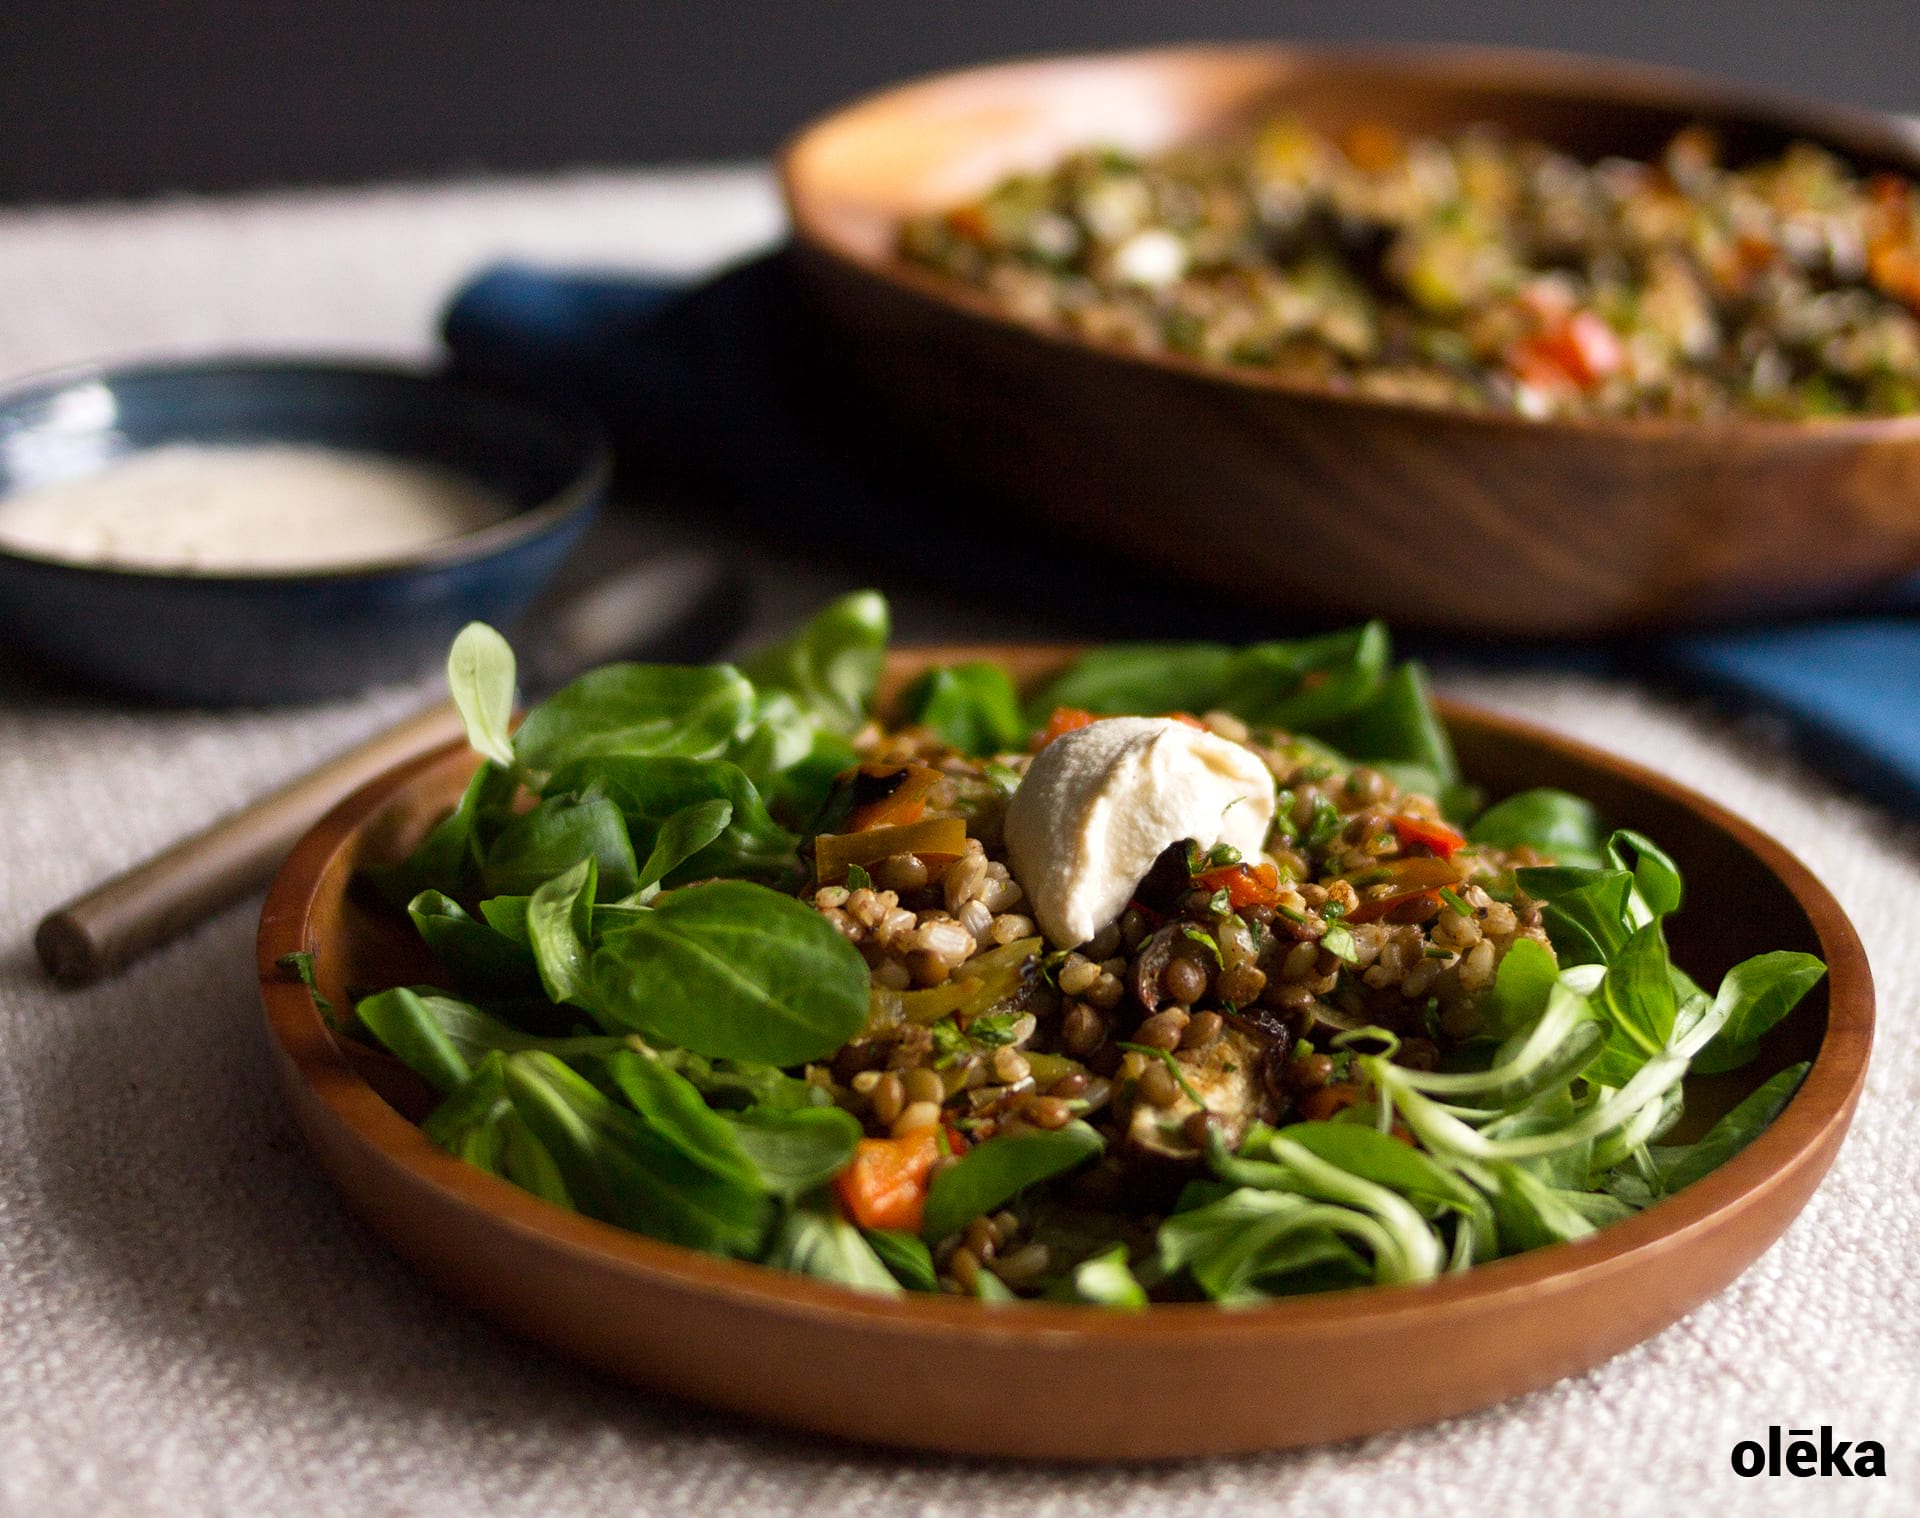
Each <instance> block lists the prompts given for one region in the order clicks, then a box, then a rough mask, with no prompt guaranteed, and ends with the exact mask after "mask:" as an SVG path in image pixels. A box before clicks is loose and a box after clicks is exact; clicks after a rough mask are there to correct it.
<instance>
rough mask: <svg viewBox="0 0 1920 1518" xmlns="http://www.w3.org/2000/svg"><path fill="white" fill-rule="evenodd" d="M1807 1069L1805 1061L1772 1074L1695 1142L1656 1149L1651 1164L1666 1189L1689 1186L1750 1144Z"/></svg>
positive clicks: (1798, 1084) (1786, 1098)
mask: <svg viewBox="0 0 1920 1518" xmlns="http://www.w3.org/2000/svg"><path fill="white" fill-rule="evenodd" d="M1810 1068H1811V1066H1810V1065H1807V1064H1799V1065H1791V1066H1789V1067H1788V1068H1787V1069H1785V1070H1782V1071H1781V1072H1780V1073H1779V1074H1778V1075H1775V1076H1773V1077H1772V1078H1771V1079H1770V1080H1768V1081H1767V1082H1766V1083H1765V1084H1764V1085H1762V1086H1760V1087H1759V1088H1757V1089H1756V1090H1754V1091H1753V1092H1751V1093H1750V1094H1749V1095H1748V1096H1747V1098H1746V1099H1745V1100H1744V1101H1742V1102H1741V1103H1740V1104H1739V1105H1738V1106H1737V1107H1735V1108H1734V1109H1733V1110H1732V1111H1731V1112H1729V1113H1727V1115H1726V1116H1725V1117H1723V1118H1721V1119H1720V1121H1719V1122H1717V1123H1715V1124H1714V1125H1713V1126H1712V1127H1711V1128H1709V1129H1708V1130H1707V1132H1706V1136H1705V1137H1704V1138H1702V1139H1701V1140H1700V1141H1699V1142H1698V1143H1697V1144H1683V1145H1676V1146H1672V1147H1668V1148H1655V1149H1654V1150H1653V1151H1652V1156H1653V1163H1654V1166H1655V1168H1656V1169H1657V1170H1658V1172H1659V1175H1660V1180H1661V1182H1662V1184H1663V1185H1664V1186H1665V1187H1666V1189H1667V1190H1669V1191H1678V1190H1679V1189H1680V1188H1681V1187H1682V1186H1690V1185H1692V1184H1693V1183H1694V1182H1695V1181H1697V1180H1699V1179H1700V1177H1701V1176H1703V1175H1706V1174H1707V1173H1708V1172H1709V1171H1713V1170H1717V1169H1719V1168H1720V1167H1721V1166H1722V1165H1724V1164H1726V1162H1727V1161H1728V1160H1730V1159H1732V1158H1733V1157H1734V1156H1735V1155H1736V1154H1738V1153H1739V1152H1740V1151H1741V1150H1742V1149H1744V1148H1746V1147H1747V1145H1749V1144H1751V1143H1752V1142H1753V1141H1754V1140H1755V1139H1756V1138H1758V1137H1759V1136H1760V1133H1761V1131H1762V1130H1763V1129H1764V1128H1766V1126H1767V1125H1768V1124H1769V1123H1771V1122H1772V1121H1773V1120H1774V1119H1775V1118H1776V1117H1778V1116H1779V1115H1780V1111H1781V1109H1782V1108H1783V1107H1785V1106H1786V1105H1787V1103H1788V1102H1789V1101H1791V1100H1792V1099H1793V1094H1794V1092H1796V1091H1798V1090H1799V1089H1800V1082H1801V1081H1803V1080H1805V1079H1806V1075H1807V1071H1808V1070H1809V1069H1810Z"/></svg>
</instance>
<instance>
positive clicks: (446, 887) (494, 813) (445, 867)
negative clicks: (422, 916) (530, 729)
mask: <svg viewBox="0 0 1920 1518" xmlns="http://www.w3.org/2000/svg"><path fill="white" fill-rule="evenodd" d="M519 783H520V782H519V780H518V779H517V778H516V777H515V775H514V774H513V772H512V771H511V770H503V769H501V768H500V767H499V766H497V765H493V764H483V765H481V766H480V767H479V768H478V769H476V770H475V771H474V772H473V778H472V779H471V780H469V781H468V782H467V788H466V789H465V790H464V791H462V792H461V793H460V801H459V804H458V805H457V806H455V807H454V809H453V810H452V811H451V812H449V813H448V814H447V815H446V816H445V817H443V818H441V819H440V821H439V822H438V823H436V824H435V825H434V827H433V830H432V831H431V832H429V833H428V834H427V836H426V837H425V838H424V839H422V840H421V842H420V845H419V847H418V848H416V849H415V850H414V851H413V853H412V854H410V855H409V856H408V857H407V859H406V860H405V862H403V863H401V864H398V865H390V866H385V867H382V868H380V869H376V870H375V871H374V872H373V875H374V879H375V882H376V884H378V885H379V887H380V889H381V890H382V891H383V892H385V893H386V894H387V896H388V897H389V899H391V900H392V901H393V902H394V904H395V905H396V906H400V905H404V904H405V903H406V902H407V901H408V900H410V899H411V898H413V897H415V896H417V895H419V894H420V892H422V891H426V890H440V891H445V892H448V893H449V894H456V893H458V892H459V891H460V890H461V889H462V888H463V887H464V886H465V885H466V884H467V883H468V882H469V881H470V880H471V879H473V878H474V877H475V876H476V875H477V874H478V873H479V869H480V864H481V861H482V860H483V859H485V858H486V851H487V847H488V845H489V844H490V843H491V842H492V840H493V835H494V834H495V833H496V832H498V831H499V829H500V827H501V826H502V825H503V824H504V822H505V820H506V819H507V817H508V815H509V808H510V807H511V805H512V803H513V795H514V792H515V790H516V789H518V787H519Z"/></svg>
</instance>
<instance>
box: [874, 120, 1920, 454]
mask: <svg viewBox="0 0 1920 1518" xmlns="http://www.w3.org/2000/svg"><path fill="white" fill-rule="evenodd" d="M899 250H900V253H901V255H902V256H903V257H904V258H905V259H907V260H908V261H909V262H912V263H914V264H917V265H919V266H922V267H924V268H928V269H931V270H934V271H936V272H938V273H939V274H941V275H943V276H946V277H949V278H951V279H954V280H957V281H960V282H962V283H964V284H967V285H969V286H972V287H974V288H975V289H977V290H979V291H980V292H982V293H983V294H984V295H985V296H986V297H987V298H988V299H989V300H990V301H991V302H993V303H994V304H995V305H996V306H998V307H999V308H1000V309H1001V310H1003V311H1004V312H1006V313H1007V314H1009V315H1011V316H1014V317H1016V318H1018V319H1021V320H1026V321H1030V322H1033V323H1036V324H1039V325H1042V326H1047V327H1052V328H1056V329H1060V330H1065V331H1069V332H1073V333H1076V334H1078V335H1081V336H1085V337H1089V338H1093V339H1095V340H1099V341H1104V342H1110V343H1116V344H1119V345H1121V346H1123V347H1127V348H1132V349H1137V350H1139V351H1143V352H1149V353H1176V354H1183V355H1188V356H1191V357H1195V358H1199V359H1203V360H1207V361H1210V362H1215V363H1220V364H1224V365H1230V366H1235V367H1243V368H1252V369H1259V370H1263V371H1267V372H1271V373H1275V374H1278V375H1283V376H1285V377H1287V378H1289V379H1292V380H1295V381H1300V382H1304V383H1308V384H1312V385H1315V386H1323V387H1326V388H1329V389H1332V390H1335V391H1341V392H1346V393H1351V394H1357V395H1366V396H1375V397H1380V398H1383V399H1389V400H1394V401H1401V402H1410V403H1414V404H1421V405H1431V406H1444V407H1462V408H1467V409H1474V410H1491V411H1504V412H1511V413H1517V414H1519V415H1523V416H1528V417H1535V418H1544V417H1563V416H1660V417H1689V418H1699V417H1715V416H1726V415H1765V416H1779V417H1793V418H1803V417H1816V416H1828V415H1862V414H1864V415H1895V414H1903V413H1907V412H1911V411H1913V410H1914V409H1916V407H1920V319H1917V313H1920V201H1916V198H1915V187H1914V184H1913V183H1912V181H1911V180H1909V179H1907V178H1904V177H1902V176H1899V175H1896V174H1891V173H1879V174H1864V173H1859V172H1856V171H1855V170H1853V169H1852V168H1851V167H1849V166H1848V165H1847V164H1846V163H1845V162H1843V161H1842V160H1841V159H1839V158H1838V157H1836V156H1835V155H1834V154H1833V153H1832V152H1830V151H1828V150H1827V149H1825V148H1822V147H1820V146H1818V145H1816V144H1814V143H1811V142H1806V141H1799V142H1794V143H1792V144H1790V145H1788V146H1787V147H1786V148H1785V149H1784V150H1783V151H1781V152H1780V153H1778V154H1776V155H1774V156H1772V157H1768V158H1765V159H1763V160H1759V161H1752V162H1742V163H1730V162H1727V161H1726V160H1725V158H1724V156H1723V154H1722V151H1721V147H1720V143H1719V141H1718V139H1717V137H1716V136H1715V134H1714V133H1713V132H1712V131H1711V130H1709V129H1707V128H1705V127H1700V126H1695V127H1691V128H1688V129H1686V130H1683V131H1681V132H1680V133H1678V134H1677V135H1676V136H1675V137H1674V138H1673V139H1672V140H1671V142H1670V143H1669V144H1668V145H1667V147H1666V149H1665V151H1664V152H1663V153H1662V154H1661V155H1660V156H1659V157H1658V158H1657V159H1656V160H1654V161H1650V162H1643V161H1638V160H1632V159H1627V158H1623V157H1611V158H1605V159H1602V160H1601V161H1599V162H1597V163H1584V162H1581V161H1580V160H1578V159H1576V158H1574V157H1572V156H1571V155H1569V154H1567V153H1565V152H1562V151H1560V150H1558V149H1555V148H1553V147H1550V146H1548V145H1546V144H1544V143H1541V142H1535V141H1528V140H1522V139H1516V138H1514V137H1512V136H1510V135H1508V134H1506V133H1504V132H1502V131H1500V130H1498V129H1496V128H1493V127H1489V126H1470V127H1467V128H1464V129H1459V130H1454V131H1451V132H1447V133H1443V134H1435V135H1409V134H1403V133H1401V132H1398V131H1396V130H1394V129H1392V128H1389V127H1387V126H1384V125H1380V124H1377V123H1376V124H1362V125H1360V126H1356V127H1354V128H1352V129H1350V130H1348V131H1346V132H1344V133H1342V134H1340V135H1338V136H1334V135H1330V134H1327V133H1323V132H1319V131H1316V130H1314V129H1313V128H1311V127H1309V126H1308V125H1306V124H1305V123H1303V122H1301V121H1299V120H1296V119H1292V118H1282V119H1278V120H1274V121H1270V122H1268V123H1266V124H1265V125H1263V126H1262V127H1260V128H1259V129H1258V130H1257V131H1255V132H1253V133H1250V134H1248V135H1246V136H1244V137H1241V138H1237V139H1234V140H1230V141H1225V142H1202V143H1192V144H1184V145H1180V146H1176V147H1174V148H1171V149H1169V150H1167V151H1165V152H1162V153H1158V154H1154V155H1150V156H1145V157H1141V156H1135V155H1131V154H1128V153H1124V152H1120V151H1117V150H1113V149H1092V150H1088V151H1083V152H1080V153H1076V154H1073V155H1071V156H1069V157H1068V158H1066V159H1064V160H1063V161H1062V162H1061V163H1059V164H1058V165H1056V166H1055V167H1054V168H1052V169H1051V170H1049V171H1046V172H1040V173H1028V174H1020V175H1016V176H1013V177H1011V178H1008V179H1006V180H1005V181H1003V182H1001V183H1000V184H998V185H996V186H994V187H993V188H992V189H991V190H990V191H988V192H987V193H986V194H984V195H982V196H980V197H978V198H977V199H974V200H971V201H968V202H966V203H964V204H961V205H957V206H954V207H951V208H949V209H947V210H944V211H941V212H939V213H937V214H932V215H926V216H921V217H917V218H914V219H913V220H911V221H909V222H908V223H907V224H906V225H905V226H904V227H903V228H902V229H901V233H900V237H899Z"/></svg>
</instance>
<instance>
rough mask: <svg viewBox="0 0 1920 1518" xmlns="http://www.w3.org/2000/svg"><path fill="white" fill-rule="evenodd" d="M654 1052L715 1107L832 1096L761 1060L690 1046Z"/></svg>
mask: <svg viewBox="0 0 1920 1518" xmlns="http://www.w3.org/2000/svg"><path fill="white" fill-rule="evenodd" d="M653 1055H654V1058H656V1059H658V1060H659V1061H660V1062H661V1063H662V1064H663V1065H665V1066H666V1067H667V1068H668V1069H669V1070H672V1071H674V1072H675V1073H676V1074H678V1075H684V1076H685V1077H686V1078H687V1079H688V1080H690V1081H692V1082H693V1084H694V1086H695V1087H696V1088H698V1090H699V1092H700V1094H701V1095H702V1096H704V1097H705V1098H706V1099H707V1102H708V1104H709V1105H711V1106H713V1107H715V1108H718V1109H725V1110H737V1109H739V1108H743V1107H778V1108H793V1107H824V1106H828V1105H830V1104H831V1102H832V1100H833V1099H832V1098H831V1097H830V1096H828V1095H827V1093H826V1092H825V1091H823V1090H821V1089H820V1088H819V1087H818V1086H816V1085H814V1084H813V1082H811V1081H808V1080H803V1079H802V1078H801V1077H800V1076H797V1075H789V1074H787V1072H786V1071H784V1070H782V1069H781V1068H780V1067H779V1066H778V1065H769V1064H767V1063H765V1062H764V1061H756V1060H737V1059H708V1058H707V1057H706V1056H705V1055H704V1054H695V1053H694V1052H693V1050H691V1049H655V1050H654V1051H653Z"/></svg>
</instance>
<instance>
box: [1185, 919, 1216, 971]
mask: <svg viewBox="0 0 1920 1518" xmlns="http://www.w3.org/2000/svg"><path fill="white" fill-rule="evenodd" d="M1180 931H1181V933H1182V934H1184V935H1185V936H1186V937H1188V938H1191V939H1192V940H1193V941H1194V942H1195V943H1197V944H1199V945H1200V946H1201V947H1202V948H1204V949H1205V950H1206V951H1207V952H1208V953H1209V954H1211V955H1212V956H1213V962H1214V963H1215V964H1217V965H1221V966H1223V967H1224V966H1225V964H1226V960H1225V959H1223V958H1222V957H1221V954H1220V944H1219V941H1218V940H1217V939H1215V938H1214V936H1213V935H1212V934H1211V933H1209V932H1208V931H1207V930H1206V929H1205V928H1196V927H1195V926H1194V925H1193V924H1192V923H1182V924H1181V926H1180Z"/></svg>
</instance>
